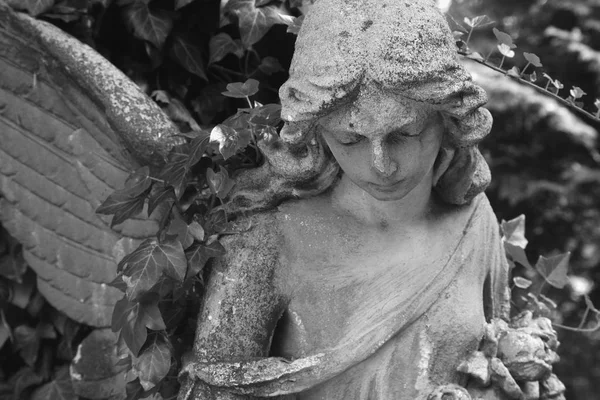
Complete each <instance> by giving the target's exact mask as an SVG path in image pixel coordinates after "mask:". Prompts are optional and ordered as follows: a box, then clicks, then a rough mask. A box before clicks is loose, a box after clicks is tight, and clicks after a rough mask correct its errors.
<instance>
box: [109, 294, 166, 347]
mask: <svg viewBox="0 0 600 400" xmlns="http://www.w3.org/2000/svg"><path fill="white" fill-rule="evenodd" d="M159 300H160V296H159V294H158V293H155V292H149V293H146V294H145V295H144V296H143V297H142V298H141V299H140V301H129V299H127V296H125V297H123V298H122V299H121V300H119V301H117V303H116V304H115V308H114V310H113V314H112V322H111V329H112V331H113V332H119V331H121V336H122V337H123V340H124V341H125V344H127V347H129V349H130V350H131V351H132V353H133V354H134V355H137V354H138V353H139V352H140V349H141V348H142V346H143V345H144V343H145V342H146V338H147V336H148V332H147V331H146V328H148V329H152V330H164V329H166V325H165V322H164V320H163V318H162V316H161V314H160V310H159V308H158V302H159Z"/></svg>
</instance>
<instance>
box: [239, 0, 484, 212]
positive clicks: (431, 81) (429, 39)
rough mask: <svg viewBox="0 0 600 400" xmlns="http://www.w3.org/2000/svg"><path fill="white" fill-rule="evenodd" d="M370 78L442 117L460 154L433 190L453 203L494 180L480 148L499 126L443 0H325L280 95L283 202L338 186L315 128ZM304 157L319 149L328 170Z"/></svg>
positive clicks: (277, 168)
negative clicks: (461, 51) (459, 49)
mask: <svg viewBox="0 0 600 400" xmlns="http://www.w3.org/2000/svg"><path fill="white" fill-rule="evenodd" d="M367 84H376V85H377V86H378V87H380V88H381V89H382V90H384V91H386V92H388V93H389V94H390V95H392V96H401V97H404V98H408V99H411V100H414V101H417V102H423V103H427V104H429V105H431V106H433V108H434V109H435V110H438V111H439V112H440V114H441V115H442V116H443V120H444V124H445V126H446V134H445V137H444V140H443V143H442V149H443V150H446V153H448V154H452V159H451V160H450V162H449V164H448V167H447V169H446V171H445V172H444V173H443V175H442V176H441V177H440V179H439V180H438V181H437V184H436V185H435V188H434V189H435V191H436V192H437V193H438V194H439V195H440V197H441V198H442V199H443V200H444V201H446V202H448V203H451V204H464V203H468V202H470V201H471V200H472V199H473V198H474V197H475V196H476V195H477V194H479V193H481V192H482V191H484V190H485V188H486V187H487V185H488V184H489V182H490V178H491V176H490V171H489V168H488V166H487V163H486V162H485V160H484V159H483V156H482V155H481V153H480V152H479V150H478V148H477V144H478V143H479V142H480V141H481V140H482V139H483V138H484V137H485V136H486V135H487V134H488V133H489V131H490V130H491V126H492V117H491V115H490V113H489V111H488V110H487V109H485V108H483V107H482V106H483V105H484V104H485V103H486V102H487V96H486V94H485V92H484V91H483V89H482V88H480V87H479V86H477V85H476V84H475V83H474V82H473V80H472V78H471V76H470V75H469V73H468V72H467V71H466V70H465V69H464V67H463V66H462V65H461V64H460V62H459V60H458V58H457V55H456V45H455V43H454V39H453V37H452V35H451V33H450V30H449V28H448V25H447V23H446V21H445V19H444V16H443V15H442V14H441V13H440V11H439V10H438V9H437V6H436V4H435V1H434V0H319V1H317V2H316V3H315V5H314V6H313V7H312V9H311V10H310V12H309V13H308V15H307V16H306V18H305V20H304V23H303V26H302V29H301V31H300V34H299V36H298V40H297V42H296V50H295V53H294V58H293V60H292V65H291V68H290V79H289V80H288V81H287V82H286V83H285V84H284V85H283V86H282V87H281V89H280V91H279V95H280V98H281V104H282V118H283V119H284V120H285V121H286V125H285V126H284V128H283V130H282V131H281V134H280V136H281V139H282V141H283V143H280V144H279V145H278V146H276V147H274V148H273V147H271V148H267V147H264V148H263V150H264V151H265V155H266V158H267V164H269V165H268V166H267V167H266V168H268V169H270V170H269V174H270V176H271V178H272V179H274V178H273V177H274V176H278V174H279V175H280V176H285V180H286V182H287V186H286V187H287V189H286V190H284V192H285V193H286V194H284V193H283V192H282V193H280V194H279V195H278V196H276V197H278V198H279V200H281V199H282V198H285V197H290V196H297V197H298V196H300V197H301V196H308V195H315V194H318V193H320V192H323V191H324V190H326V189H327V188H328V187H329V186H330V185H331V184H332V183H333V181H334V179H333V178H332V176H333V175H334V172H337V164H336V162H335V160H334V159H333V157H332V156H331V155H330V154H329V152H328V151H327V149H326V147H325V145H324V144H323V141H322V140H320V138H319V137H318V136H317V135H316V133H315V132H316V129H314V127H315V125H316V123H317V121H318V120H319V119H320V118H321V117H323V116H324V115H327V114H329V113H331V112H332V111H333V110H335V109H336V108H338V107H341V106H343V105H346V104H349V103H351V102H353V101H354V100H355V99H356V97H357V96H358V94H359V92H360V89H361V87H363V86H364V85H367ZM298 154H305V155H310V158H311V159H312V160H313V161H314V162H316V164H318V165H319V167H318V168H317V167H315V165H313V166H311V167H310V168H309V169H310V172H309V171H308V169H307V168H306V167H304V168H302V167H301V166H300V164H301V163H298V162H296V163H293V164H294V166H293V167H292V166H290V161H289V160H293V159H294V157H296V158H297V157H298ZM290 155H292V156H291V158H290ZM303 164H304V165H305V166H306V163H303ZM323 174H325V175H326V177H325V178H324V177H323ZM239 182H240V183H241V187H240V189H241V190H240V191H238V193H237V194H241V193H242V192H244V193H246V194H248V190H244V188H243V187H246V188H249V185H244V184H243V182H242V181H241V180H240V181H239ZM276 186H277V185H276ZM279 186H282V185H279ZM283 186H285V185H283ZM234 197H235V195H234ZM254 197H255V199H254V200H255V201H256V200H258V198H257V197H256V196H254ZM259 197H260V196H259ZM234 200H236V199H235V198H234ZM237 200H240V199H239V198H238V199H237ZM267 203H273V201H267ZM242 208H243V207H242ZM257 208H265V207H261V206H258V207H257Z"/></svg>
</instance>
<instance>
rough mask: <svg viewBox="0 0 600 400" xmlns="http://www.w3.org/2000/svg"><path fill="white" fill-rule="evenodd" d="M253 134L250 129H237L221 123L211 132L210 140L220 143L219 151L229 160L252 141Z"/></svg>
mask: <svg viewBox="0 0 600 400" xmlns="http://www.w3.org/2000/svg"><path fill="white" fill-rule="evenodd" d="M251 135H252V134H251V133H250V131H248V130H236V129H233V128H231V127H229V126H227V125H225V124H219V125H217V126H215V127H214V128H213V130H212V131H211V132H210V141H211V142H213V143H218V144H219V153H221V154H222V155H223V158H224V159H225V160H227V159H228V158H229V157H231V156H233V155H234V154H235V153H237V151H238V150H241V149H243V148H245V147H246V146H247V145H248V144H249V143H250V142H251V140H252V136H251Z"/></svg>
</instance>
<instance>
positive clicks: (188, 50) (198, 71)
mask: <svg viewBox="0 0 600 400" xmlns="http://www.w3.org/2000/svg"><path fill="white" fill-rule="evenodd" d="M170 54H171V57H172V58H173V59H174V60H175V61H177V63H179V65H181V66H182V67H183V68H185V69H186V70H187V71H188V72H190V73H192V74H194V75H196V76H199V77H200V78H202V79H204V80H205V81H207V82H208V77H207V76H206V72H205V69H204V59H203V56H202V50H200V48H199V47H198V46H196V45H194V44H192V42H191V41H190V40H188V39H187V38H185V37H184V36H183V35H176V36H175V37H174V38H173V44H172V46H171V51H170Z"/></svg>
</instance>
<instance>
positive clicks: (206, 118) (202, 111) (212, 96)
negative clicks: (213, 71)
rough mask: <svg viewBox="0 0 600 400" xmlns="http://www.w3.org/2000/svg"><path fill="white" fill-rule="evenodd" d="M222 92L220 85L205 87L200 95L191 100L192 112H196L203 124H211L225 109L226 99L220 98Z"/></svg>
mask: <svg viewBox="0 0 600 400" xmlns="http://www.w3.org/2000/svg"><path fill="white" fill-rule="evenodd" d="M222 90H223V88H222V87H221V85H219V84H212V85H209V86H207V87H205V88H204V89H203V90H202V91H201V92H200V95H199V96H198V97H197V98H196V99H194V100H192V106H193V107H194V111H196V113H197V114H198V116H199V117H200V120H201V121H202V123H203V124H205V125H208V124H211V123H212V122H213V120H214V119H215V117H216V116H217V114H219V113H220V112H221V111H223V109H224V108H225V103H226V101H227V99H226V98H225V97H223V96H221V91H222ZM212 125H214V124H212Z"/></svg>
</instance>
